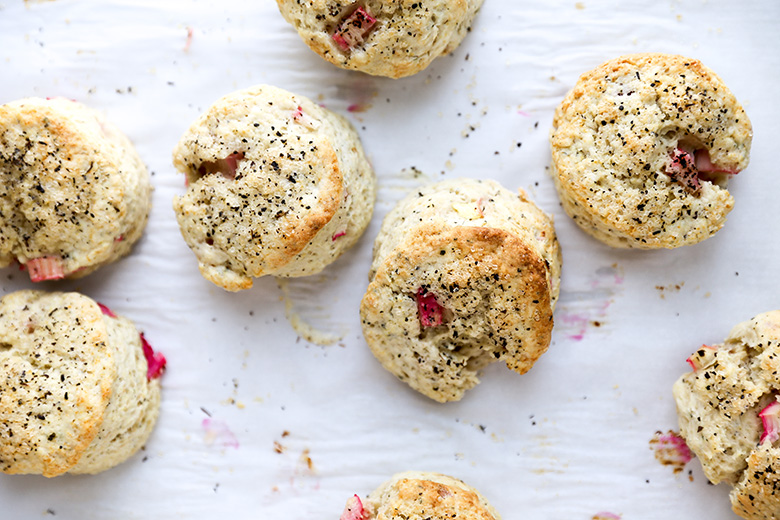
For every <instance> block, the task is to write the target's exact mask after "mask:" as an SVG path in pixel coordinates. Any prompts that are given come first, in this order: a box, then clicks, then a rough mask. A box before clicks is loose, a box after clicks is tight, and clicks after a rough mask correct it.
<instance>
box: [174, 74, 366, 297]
mask: <svg viewBox="0 0 780 520" xmlns="http://www.w3.org/2000/svg"><path fill="white" fill-rule="evenodd" d="M231 161H232V165H231V164H229V163H230V162H231ZM173 163H174V165H175V166H176V168H177V169H178V170H179V171H181V172H183V173H185V174H186V175H187V180H188V183H189V188H188V189H187V193H186V194H184V195H183V196H181V197H176V198H175V199H174V203H173V207H174V211H175V212H176V218H177V220H178V222H179V227H180V229H181V233H182V236H183V237H184V240H185V241H186V242H187V245H188V246H189V247H190V249H192V251H193V252H194V253H195V256H196V257H197V259H198V264H199V267H200V272H201V274H203V276H204V277H205V278H206V279H208V280H210V281H212V282H213V283H215V284H217V285H219V286H220V287H223V288H224V289H227V290H229V291H237V290H240V289H247V288H249V287H251V286H252V278H253V277H259V276H263V275H274V276H282V277H293V276H304V275H310V274H314V273H317V272H319V271H321V270H322V269H324V268H325V267H326V266H327V265H328V264H330V263H331V262H333V261H334V260H335V259H336V258H337V257H338V256H339V255H340V254H341V253H343V252H344V251H345V250H347V249H348V248H349V247H351V246H352V245H353V244H354V243H355V242H356V241H357V240H358V238H360V236H361V234H362V233H363V231H364V230H365V228H366V226H367V225H368V222H369V221H370V219H371V215H372V213H373V208H374V200H375V198H376V180H375V177H374V173H373V170H372V169H371V166H370V164H369V162H368V160H367V159H366V157H365V154H364V153H363V148H362V146H361V144H360V139H359V137H358V135H357V133H356V132H355V130H354V128H353V127H352V126H351V125H350V124H349V122H348V121H347V120H346V119H344V118H343V117H341V116H339V115H336V114H334V113H333V112H331V111H329V110H326V109H324V108H322V107H320V106H318V105H316V104H315V103H313V102H312V101H310V100H309V99H307V98H305V97H303V96H297V95H294V94H291V93H289V92H287V91H284V90H282V89H279V88H276V87H271V86H268V85H261V86H256V87H252V88H249V89H246V90H242V91H238V92H234V93H232V94H229V95H227V96H225V97H223V98H221V99H220V100H218V101H217V102H216V103H215V104H214V105H213V106H212V107H211V108H209V109H208V110H207V111H206V113H205V114H203V115H202V116H201V117H200V118H198V120H197V121H195V123H194V124H193V125H192V126H191V127H190V128H189V130H187V131H186V133H185V134H184V136H183V137H182V138H181V141H180V142H179V144H178V145H177V146H176V148H175V150H174V153H173ZM226 163H228V164H226Z"/></svg>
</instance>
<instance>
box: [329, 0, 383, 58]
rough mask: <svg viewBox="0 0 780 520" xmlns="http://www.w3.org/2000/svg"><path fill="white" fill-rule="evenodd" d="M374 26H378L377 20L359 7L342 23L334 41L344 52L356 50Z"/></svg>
mask: <svg viewBox="0 0 780 520" xmlns="http://www.w3.org/2000/svg"><path fill="white" fill-rule="evenodd" d="M374 25H376V18H374V17H373V16H371V14H369V12H368V11H366V10H365V9H364V8H362V7H358V8H357V9H355V11H354V12H353V13H352V14H351V15H349V16H348V17H347V18H346V19H345V20H344V21H343V22H341V25H339V27H338V29H336V32H335V33H334V34H333V41H334V42H336V45H338V46H339V47H340V48H341V50H343V51H348V50H351V49H354V48H355V47H357V46H358V45H360V44H362V43H363V42H364V41H365V39H366V35H368V33H369V31H371V28H372V27H374Z"/></svg>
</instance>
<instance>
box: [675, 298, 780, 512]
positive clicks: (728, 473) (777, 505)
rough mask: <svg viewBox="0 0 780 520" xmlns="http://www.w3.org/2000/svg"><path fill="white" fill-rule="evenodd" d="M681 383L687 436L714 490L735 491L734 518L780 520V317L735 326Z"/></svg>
mask: <svg viewBox="0 0 780 520" xmlns="http://www.w3.org/2000/svg"><path fill="white" fill-rule="evenodd" d="M688 363H689V364H690V365H691V366H692V367H693V372H690V373H687V374H685V375H683V376H682V377H681V378H680V379H679V380H678V381H677V382H676V383H675V384H674V398H675V400H676V402H677V414H678V417H679V421H680V434H681V435H682V436H683V438H684V439H685V442H686V443H687V444H688V447H690V449H691V450H692V451H693V452H694V453H695V454H696V456H697V457H698V458H699V460H700V461H701V465H702V468H703V469H704V474H705V475H706V476H707V478H708V479H709V480H710V482H712V483H713V484H717V483H719V482H727V483H729V484H731V485H732V486H734V489H733V490H732V491H731V504H732V507H733V509H734V512H735V513H737V514H738V515H740V516H742V517H743V518H747V519H749V520H778V519H780V469H779V468H780V442H779V441H780V311H771V312H767V313H764V314H759V315H758V316H756V317H755V318H753V319H752V320H750V321H746V322H744V323H740V324H739V325H737V326H736V327H734V328H733V329H732V330H731V332H730V333H729V336H728V337H727V338H726V341H725V342H724V343H723V344H720V345H711V346H710V345H703V346H702V347H701V348H700V349H699V350H698V351H696V352H695V353H694V354H692V355H691V357H690V358H688Z"/></svg>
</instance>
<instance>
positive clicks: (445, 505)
mask: <svg viewBox="0 0 780 520" xmlns="http://www.w3.org/2000/svg"><path fill="white" fill-rule="evenodd" d="M365 511H366V513H367V516H365V517H364V518H365V520H452V519H456V520H458V519H462V520H501V516H500V515H499V514H498V513H497V512H496V510H495V509H493V506H491V505H490V504H489V503H488V501H487V500H486V499H485V497H483V496H482V495H481V494H480V493H479V491H477V490H476V489H474V488H473V487H471V486H469V485H468V484H466V483H465V482H463V481H461V480H458V479H456V478H453V477H449V476H447V475H442V474H440V473H430V472H419V471H408V472H405V473H398V474H396V475H393V477H392V478H391V479H390V480H388V481H387V482H385V483H384V484H382V485H381V486H379V487H378V488H377V489H376V490H374V491H373V492H372V493H371V494H370V495H369V497H368V499H367V500H366V504H365Z"/></svg>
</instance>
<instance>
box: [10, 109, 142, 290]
mask: <svg viewBox="0 0 780 520" xmlns="http://www.w3.org/2000/svg"><path fill="white" fill-rule="evenodd" d="M150 195H151V185H150V183H149V174H148V172H147V170H146V167H145V166H144V164H143V162H142V161H141V159H140V157H138V154H137V153H136V152H135V149H134V148H133V146H132V144H131V143H130V141H129V140H128V139H127V138H126V137H125V136H124V135H123V134H122V133H121V132H120V131H119V130H117V129H116V128H115V127H114V126H113V125H111V124H109V123H108V122H106V121H105V120H104V119H103V118H102V117H101V116H100V114H99V113H98V112H96V111H94V110H92V109H90V108H87V107H86V106H84V105H82V104H80V103H77V102H75V101H70V100H67V99H63V98H53V99H40V98H28V99H22V100H19V101H14V102H12V103H7V104H5V105H2V106H0V267H4V266H7V265H9V264H10V263H11V262H13V261H14V260H18V261H19V263H21V264H28V262H30V261H32V260H35V259H39V258H54V259H59V262H58V263H60V264H61V270H62V273H61V275H60V276H59V277H62V276H65V277H71V278H75V277H80V276H83V275H85V274H87V273H89V272H91V271H93V270H94V269H95V268H97V267H99V266H100V265H102V264H105V263H108V262H111V261H113V260H115V259H117V258H118V257H120V256H122V255H124V254H126V253H127V252H129V250H130V247H131V246H132V244H133V243H134V242H136V241H137V240H138V238H140V236H141V234H142V232H143V228H144V226H145V224H146V218H147V214H148V211H149V205H150ZM31 277H33V276H31Z"/></svg>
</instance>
